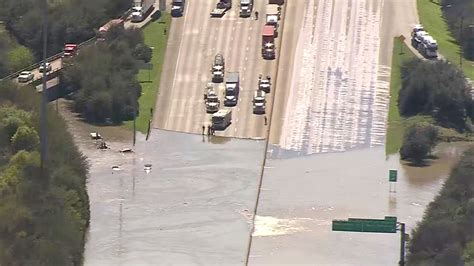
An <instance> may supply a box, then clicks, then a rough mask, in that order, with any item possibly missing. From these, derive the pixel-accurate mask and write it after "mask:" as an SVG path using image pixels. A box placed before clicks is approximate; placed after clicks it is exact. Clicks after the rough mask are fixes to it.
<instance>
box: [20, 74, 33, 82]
mask: <svg viewBox="0 0 474 266" xmlns="http://www.w3.org/2000/svg"><path fill="white" fill-rule="evenodd" d="M34 77H35V76H34V74H33V73H31V72H30V71H22V72H21V73H20V75H19V76H18V82H22V83H24V82H28V81H31V80H33V78H34Z"/></svg>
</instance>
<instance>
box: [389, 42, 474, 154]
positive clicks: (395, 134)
mask: <svg viewBox="0 0 474 266" xmlns="http://www.w3.org/2000/svg"><path fill="white" fill-rule="evenodd" d="M414 57H416V56H415V55H414V54H413V53H412V52H411V50H410V49H408V47H407V46H406V45H405V43H403V42H401V41H400V40H399V39H398V38H394V44H393V54H392V70H391V79H390V103H389V110H388V128H387V136H386V142H385V154H387V155H390V154H394V153H397V152H398V150H399V149H400V148H401V146H402V141H403V135H404V133H405V129H406V128H408V127H410V126H411V125H414V124H422V123H424V124H432V125H433V126H435V127H437V128H438V129H439V140H440V141H447V142H450V141H474V135H472V134H471V135H466V134H463V133H459V132H457V131H456V130H454V129H450V128H443V127H440V126H438V125H436V123H435V121H434V120H433V118H432V117H431V116H421V115H417V116H412V117H408V118H405V117H402V116H400V111H399V110H398V94H399V92H400V89H401V87H402V76H401V66H402V65H403V63H404V62H406V61H408V60H410V59H412V58H414Z"/></svg>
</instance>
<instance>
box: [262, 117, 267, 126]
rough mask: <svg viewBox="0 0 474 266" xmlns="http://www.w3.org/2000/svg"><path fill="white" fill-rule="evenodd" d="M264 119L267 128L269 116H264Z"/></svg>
mask: <svg viewBox="0 0 474 266" xmlns="http://www.w3.org/2000/svg"><path fill="white" fill-rule="evenodd" d="M263 119H264V120H265V126H266V125H267V116H264V117H263Z"/></svg>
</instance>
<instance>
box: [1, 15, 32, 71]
mask: <svg viewBox="0 0 474 266" xmlns="http://www.w3.org/2000/svg"><path fill="white" fill-rule="evenodd" d="M33 62H34V57H33V54H32V53H31V51H30V50H29V49H28V48H26V47H24V46H22V45H19V44H18V43H17V42H16V41H15V40H14V38H12V37H11V36H10V34H9V33H8V31H7V30H6V29H5V27H4V25H3V24H0V77H3V76H6V75H8V74H9V73H11V72H14V71H15V70H17V69H22V68H24V67H27V66H29V65H31V64H33Z"/></svg>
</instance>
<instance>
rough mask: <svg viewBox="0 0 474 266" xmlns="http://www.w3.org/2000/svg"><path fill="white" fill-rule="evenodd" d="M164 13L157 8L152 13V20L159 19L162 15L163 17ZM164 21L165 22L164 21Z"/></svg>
mask: <svg viewBox="0 0 474 266" xmlns="http://www.w3.org/2000/svg"><path fill="white" fill-rule="evenodd" d="M162 15H163V14H162V13H161V11H160V10H156V11H155V12H154V13H153V14H151V16H150V18H151V21H153V22H154V21H157V20H159V19H160V18H161V17H162ZM163 23H164V22H163Z"/></svg>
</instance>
